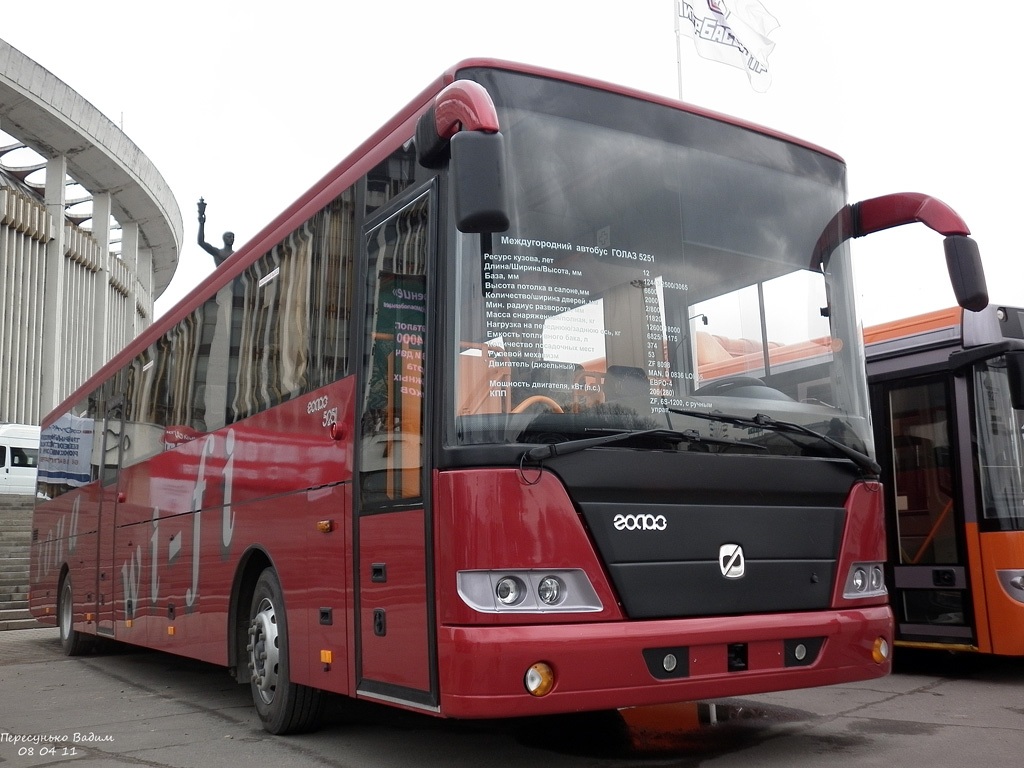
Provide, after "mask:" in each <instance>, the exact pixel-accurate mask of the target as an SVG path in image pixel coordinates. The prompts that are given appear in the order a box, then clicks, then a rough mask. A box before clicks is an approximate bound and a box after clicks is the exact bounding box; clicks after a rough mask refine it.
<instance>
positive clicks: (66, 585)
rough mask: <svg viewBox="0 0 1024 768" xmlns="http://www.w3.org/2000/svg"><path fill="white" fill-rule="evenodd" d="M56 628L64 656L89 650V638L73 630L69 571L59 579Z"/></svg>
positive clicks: (73, 621) (72, 602)
mask: <svg viewBox="0 0 1024 768" xmlns="http://www.w3.org/2000/svg"><path fill="white" fill-rule="evenodd" d="M57 628H58V629H59V631H60V647H61V649H62V650H63V651H64V655H65V656H81V655H82V654H83V653H85V652H86V651H88V650H89V647H90V643H89V640H87V639H86V638H85V636H84V635H82V633H81V632H77V631H76V630H75V591H74V589H73V587H72V586H71V574H70V573H69V574H67V575H65V576H64V578H63V580H62V581H61V583H60V592H59V593H58V595H57Z"/></svg>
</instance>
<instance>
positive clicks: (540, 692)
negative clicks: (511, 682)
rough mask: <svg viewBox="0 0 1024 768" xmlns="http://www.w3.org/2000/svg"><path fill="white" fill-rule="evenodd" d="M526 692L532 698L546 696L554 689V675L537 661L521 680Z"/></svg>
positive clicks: (547, 667)
mask: <svg viewBox="0 0 1024 768" xmlns="http://www.w3.org/2000/svg"><path fill="white" fill-rule="evenodd" d="M523 683H524V684H525V685H526V690H527V691H528V692H529V693H530V695H532V696H547V695H548V694H549V693H551V689H552V688H554V687H555V673H554V671H553V670H552V669H551V667H549V666H548V665H547V664H545V663H544V662H543V661H538V662H537V663H536V664H534V665H533V666H532V667H530V668H529V669H528V670H526V677H525V678H524V679H523Z"/></svg>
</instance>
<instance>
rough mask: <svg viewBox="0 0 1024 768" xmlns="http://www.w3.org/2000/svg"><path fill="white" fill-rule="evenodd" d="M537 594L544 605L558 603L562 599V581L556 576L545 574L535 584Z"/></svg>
mask: <svg viewBox="0 0 1024 768" xmlns="http://www.w3.org/2000/svg"><path fill="white" fill-rule="evenodd" d="M537 596H538V597H539V598H540V601H541V602H542V603H544V605H558V602H559V601H560V600H561V599H562V582H560V581H559V580H558V577H557V576H545V577H544V578H543V579H541V580H540V583H538V584H537Z"/></svg>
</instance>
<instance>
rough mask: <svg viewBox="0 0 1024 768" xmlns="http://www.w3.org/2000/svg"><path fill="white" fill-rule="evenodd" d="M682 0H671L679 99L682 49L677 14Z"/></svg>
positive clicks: (680, 94)
mask: <svg viewBox="0 0 1024 768" xmlns="http://www.w3.org/2000/svg"><path fill="white" fill-rule="evenodd" d="M681 2H682V0H672V7H673V8H674V9H675V17H676V81H677V82H678V84H679V100H680V101H682V100H683V49H682V46H681V45H680V43H679V15H680V13H681V11H682V9H681V8H680V3H681Z"/></svg>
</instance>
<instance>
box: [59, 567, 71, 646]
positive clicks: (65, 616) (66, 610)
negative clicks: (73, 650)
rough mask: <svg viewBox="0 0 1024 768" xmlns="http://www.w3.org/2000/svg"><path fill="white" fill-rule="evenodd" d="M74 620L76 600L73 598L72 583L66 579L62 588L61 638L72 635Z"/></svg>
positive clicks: (64, 638) (65, 638)
mask: <svg viewBox="0 0 1024 768" xmlns="http://www.w3.org/2000/svg"><path fill="white" fill-rule="evenodd" d="M72 621H74V601H73V600H72V599H71V583H70V582H67V581H65V582H64V586H63V587H62V588H61V590H60V639H61V640H67V639H68V638H69V637H71V623H72Z"/></svg>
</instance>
